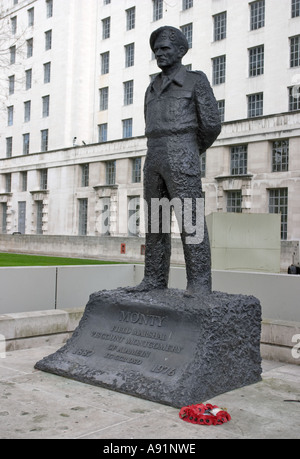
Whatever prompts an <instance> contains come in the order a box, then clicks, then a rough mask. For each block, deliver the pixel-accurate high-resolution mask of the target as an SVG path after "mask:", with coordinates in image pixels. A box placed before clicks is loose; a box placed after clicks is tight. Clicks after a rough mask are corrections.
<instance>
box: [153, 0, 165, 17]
mask: <svg viewBox="0 0 300 459" xmlns="http://www.w3.org/2000/svg"><path fill="white" fill-rule="evenodd" d="M162 17H163V0H153V21H158V20H159V19H162Z"/></svg>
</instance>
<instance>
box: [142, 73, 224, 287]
mask: <svg viewBox="0 0 300 459" xmlns="http://www.w3.org/2000/svg"><path fill="white" fill-rule="evenodd" d="M145 122H146V131H145V132H146V137H147V139H148V141H147V147H148V151H147V156H146V161H145V167H144V198H145V200H146V203H147V207H148V228H146V230H147V234H146V262H145V263H146V265H145V281H146V282H147V283H148V285H151V286H152V287H153V288H156V287H167V284H168V274H169V267H170V254H171V234H170V232H169V233H165V232H163V231H159V233H153V232H151V227H150V225H151V217H150V216H151V199H152V198H158V199H161V198H168V199H169V200H172V199H173V198H179V199H181V200H182V202H183V200H184V199H185V198H189V199H191V198H192V200H193V202H194V204H195V203H196V200H197V198H201V197H202V186H201V175H200V161H199V153H203V152H205V151H206V149H207V148H208V147H210V146H211V145H212V143H213V142H214V141H215V139H216V138H217V136H218V135H219V133H220V129H221V128H220V116H219V111H218V107H217V103H216V100H215V97H214V95H213V92H212V89H211V87H210V85H209V82H208V80H207V78H206V76H205V74H204V73H203V72H190V71H187V70H186V68H185V67H184V66H181V67H180V68H179V70H177V71H176V72H175V73H174V74H173V75H170V76H168V77H166V76H165V75H163V74H162V73H160V74H159V75H158V76H157V77H156V78H155V79H154V81H153V82H152V83H151V84H150V86H149V87H148V89H147V91H146V95H145ZM195 213H196V207H195V205H194V206H193V216H192V218H193V224H195V223H196V214H195ZM188 235H189V234H188V232H187V228H186V227H185V226H184V225H183V228H182V234H181V238H182V243H183V249H184V256H185V262H186V269H187V281H188V287H189V286H190V287H196V288H199V289H201V290H206V291H208V290H209V291H210V290H211V267H210V247H209V241H208V235H207V230H206V226H205V237H204V240H203V242H201V243H198V244H187V243H186V237H187V236H188Z"/></svg>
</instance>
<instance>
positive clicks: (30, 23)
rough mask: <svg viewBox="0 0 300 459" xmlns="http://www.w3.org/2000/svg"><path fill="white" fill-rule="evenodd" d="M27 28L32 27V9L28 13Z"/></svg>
mask: <svg viewBox="0 0 300 459" xmlns="http://www.w3.org/2000/svg"><path fill="white" fill-rule="evenodd" d="M27 13H28V27H32V26H33V25H34V8H30V9H29V10H28V11H27Z"/></svg>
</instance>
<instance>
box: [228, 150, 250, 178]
mask: <svg viewBox="0 0 300 459" xmlns="http://www.w3.org/2000/svg"><path fill="white" fill-rule="evenodd" d="M247 156H248V154H247V145H239V146H237V147H232V148H231V152H230V174H231V175H245V174H247Z"/></svg>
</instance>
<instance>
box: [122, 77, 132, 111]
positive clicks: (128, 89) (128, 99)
mask: <svg viewBox="0 0 300 459" xmlns="http://www.w3.org/2000/svg"><path fill="white" fill-rule="evenodd" d="M130 104H133V80H131V81H126V82H125V83H124V105H130Z"/></svg>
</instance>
